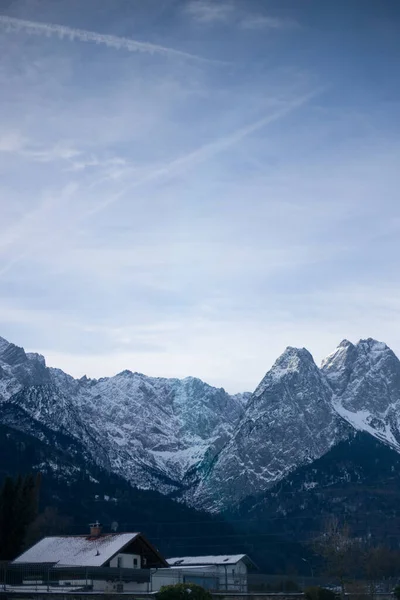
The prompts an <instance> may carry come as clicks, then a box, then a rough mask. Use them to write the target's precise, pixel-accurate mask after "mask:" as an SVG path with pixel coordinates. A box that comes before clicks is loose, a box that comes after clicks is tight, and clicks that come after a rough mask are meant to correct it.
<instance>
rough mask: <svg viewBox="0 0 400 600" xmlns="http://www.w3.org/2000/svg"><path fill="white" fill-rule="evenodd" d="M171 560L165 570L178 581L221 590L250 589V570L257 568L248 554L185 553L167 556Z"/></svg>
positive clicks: (164, 571)
mask: <svg viewBox="0 0 400 600" xmlns="http://www.w3.org/2000/svg"><path fill="white" fill-rule="evenodd" d="M167 562H168V564H169V566H170V569H169V571H168V572H167V571H166V570H165V569H162V572H163V573H164V575H165V576H167V577H169V578H170V579H174V580H175V581H174V582H177V581H176V580H178V581H179V582H182V583H187V582H192V583H199V584H200V585H203V586H204V587H208V588H210V589H219V590H221V591H222V590H223V591H241V592H246V591H247V574H248V570H249V569H255V568H257V567H256V565H255V564H254V563H253V561H252V560H251V559H250V558H249V557H248V556H247V554H231V555H228V554H223V555H218V556H184V557H176V558H167ZM154 580H155V578H154ZM201 580H203V583H202V582H201ZM163 585H165V583H163Z"/></svg>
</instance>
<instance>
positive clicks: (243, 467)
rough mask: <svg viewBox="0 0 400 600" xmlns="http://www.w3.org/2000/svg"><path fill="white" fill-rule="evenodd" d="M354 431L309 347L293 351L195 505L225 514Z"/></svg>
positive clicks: (263, 388) (204, 480)
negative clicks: (335, 405) (334, 402)
mask: <svg viewBox="0 0 400 600" xmlns="http://www.w3.org/2000/svg"><path fill="white" fill-rule="evenodd" d="M350 430H351V429H350V427H349V426H348V425H347V424H346V423H345V421H344V420H343V419H342V418H341V417H340V416H339V415H338V413H337V412H336V411H335V409H334V408H333V406H332V390H331V388H330V387H329V385H328V384H327V381H326V380H325V378H324V376H323V374H322V373H321V371H320V370H319V369H318V367H317V366H316V364H315V363H314V360H313V358H312V356H311V354H310V353H309V352H308V351H307V350H306V349H304V348H303V349H300V350H299V349H296V348H287V349H286V350H285V352H284V353H283V354H282V356H280V358H278V360H277V361H276V362H275V364H274V366H273V367H272V369H271V370H270V371H269V372H268V373H267V374H266V376H265V377H264V379H263V380H262V382H261V383H260V385H259V386H258V387H257V389H256V391H255V392H254V394H253V395H252V397H251V398H250V400H249V401H248V402H247V406H246V412H245V414H244V416H243V417H242V419H241V421H240V423H239V424H238V426H237V428H236V429H235V431H234V433H233V435H232V437H231V439H230V440H229V442H228V443H227V444H226V445H225V447H224V448H223V449H222V450H221V452H220V453H219V454H218V455H217V456H216V457H215V459H214V460H213V462H212V464H211V465H210V467H209V469H208V470H207V471H206V472H205V473H204V475H203V476H202V477H201V479H200V482H199V484H198V486H197V489H196V491H195V495H194V504H195V505H196V506H203V507H205V508H207V509H212V510H222V509H223V508H224V507H226V506H227V505H229V502H232V500H234V501H235V502H237V501H240V500H242V499H243V498H245V497H246V496H248V495H251V494H255V493H257V492H259V491H260V490H262V489H267V488H268V487H271V486H272V485H273V484H274V483H275V482H276V481H279V480H281V479H283V478H284V477H285V476H286V475H287V474H288V473H289V472H290V471H292V470H293V469H294V468H295V467H297V466H298V465H301V464H304V463H308V462H312V461H313V460H315V459H316V458H318V457H320V456H322V455H323V454H325V453H326V452H328V450H329V449H330V448H331V447H332V446H333V445H335V444H337V443H338V442H339V441H340V440H342V439H345V438H346V437H348V435H349V433H350Z"/></svg>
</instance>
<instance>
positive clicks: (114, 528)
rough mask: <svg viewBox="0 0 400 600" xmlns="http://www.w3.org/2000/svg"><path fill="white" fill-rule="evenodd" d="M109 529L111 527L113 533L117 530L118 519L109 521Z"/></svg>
mask: <svg viewBox="0 0 400 600" xmlns="http://www.w3.org/2000/svg"><path fill="white" fill-rule="evenodd" d="M110 529H111V531H112V532H113V533H115V532H116V531H117V529H118V521H113V522H112V523H111V527H110Z"/></svg>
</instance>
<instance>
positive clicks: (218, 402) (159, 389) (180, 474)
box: [0, 338, 248, 493]
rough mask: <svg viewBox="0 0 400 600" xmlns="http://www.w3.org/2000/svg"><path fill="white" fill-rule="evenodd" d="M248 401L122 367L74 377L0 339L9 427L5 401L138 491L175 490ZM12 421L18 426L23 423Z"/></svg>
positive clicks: (218, 444) (0, 382)
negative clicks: (100, 375) (66, 438)
mask: <svg viewBox="0 0 400 600" xmlns="http://www.w3.org/2000/svg"><path fill="white" fill-rule="evenodd" d="M247 398H248V395H246V394H238V395H236V396H230V395H229V394H227V393H226V392H225V390H223V389H222V388H219V389H218V388H214V387H211V386H209V385H207V384H206V383H204V382H202V381H201V380H200V379H196V378H194V377H187V378H186V379H182V380H180V379H165V378H155V377H146V376H145V375H142V374H141V373H132V372H131V371H123V372H122V373H119V374H118V375H116V376H115V377H110V378H102V379H99V380H93V379H88V378H86V377H83V378H81V379H79V380H77V379H74V378H73V377H71V376H69V375H67V374H66V373H64V372H63V371H61V370H59V369H50V368H47V367H46V364H45V360H44V358H43V357H42V356H40V355H38V354H29V353H25V351H24V350H23V349H22V348H19V347H17V346H15V345H14V344H11V343H9V342H7V341H6V340H4V339H3V338H0V399H1V400H2V406H1V409H0V410H1V415H2V417H1V422H3V423H6V424H9V420H10V406H13V407H15V408H21V409H23V410H24V411H25V413H26V414H27V415H29V416H30V417H31V418H32V419H34V421H35V422H37V423H38V424H40V425H44V426H45V427H47V428H48V429H50V430H52V431H55V432H60V433H61V434H68V435H70V436H72V437H73V439H75V440H76V441H77V442H79V443H80V444H81V445H82V447H83V448H85V451H86V452H87V453H88V455H89V456H90V457H91V458H92V460H93V461H95V462H96V463H97V464H98V465H99V466H101V467H103V468H106V469H108V470H109V471H112V472H113V473H116V474H119V475H121V476H122V477H124V478H125V479H126V480H128V481H129V482H130V483H131V484H133V485H135V486H136V487H140V488H144V489H149V488H151V489H157V490H159V491H161V492H163V493H171V492H174V491H175V492H177V491H179V490H180V489H181V488H182V481H183V479H184V478H185V475H186V473H188V472H189V471H190V470H191V469H193V468H195V467H196V465H197V464H199V463H200V462H202V461H203V460H204V459H205V457H206V456H207V457H210V456H213V455H214V454H215V453H217V452H218V451H219V450H220V449H221V448H222V447H223V445H224V444H225V443H226V442H227V440H228V439H229V438H230V435H231V433H232V431H233V429H234V426H235V425H236V423H237V422H238V421H239V420H240V418H241V416H242V415H243V412H244V406H245V404H246V399H247ZM11 412H12V411H11ZM13 426H14V427H16V428H18V429H19V430H21V431H24V430H25V427H26V423H25V420H22V421H21V423H19V422H18V420H16V421H15V422H14V424H13ZM39 431H40V428H38V435H40V434H39ZM31 433H32V431H31ZM33 433H34V432H33Z"/></svg>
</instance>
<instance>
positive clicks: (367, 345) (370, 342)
mask: <svg viewBox="0 0 400 600" xmlns="http://www.w3.org/2000/svg"><path fill="white" fill-rule="evenodd" d="M356 347H357V348H362V349H364V350H366V351H371V350H372V351H375V352H377V351H378V352H385V351H387V350H390V348H389V346H388V345H387V344H385V342H379V341H378V340H375V339H374V338H367V339H361V340H359V341H358V342H357V344H356Z"/></svg>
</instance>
